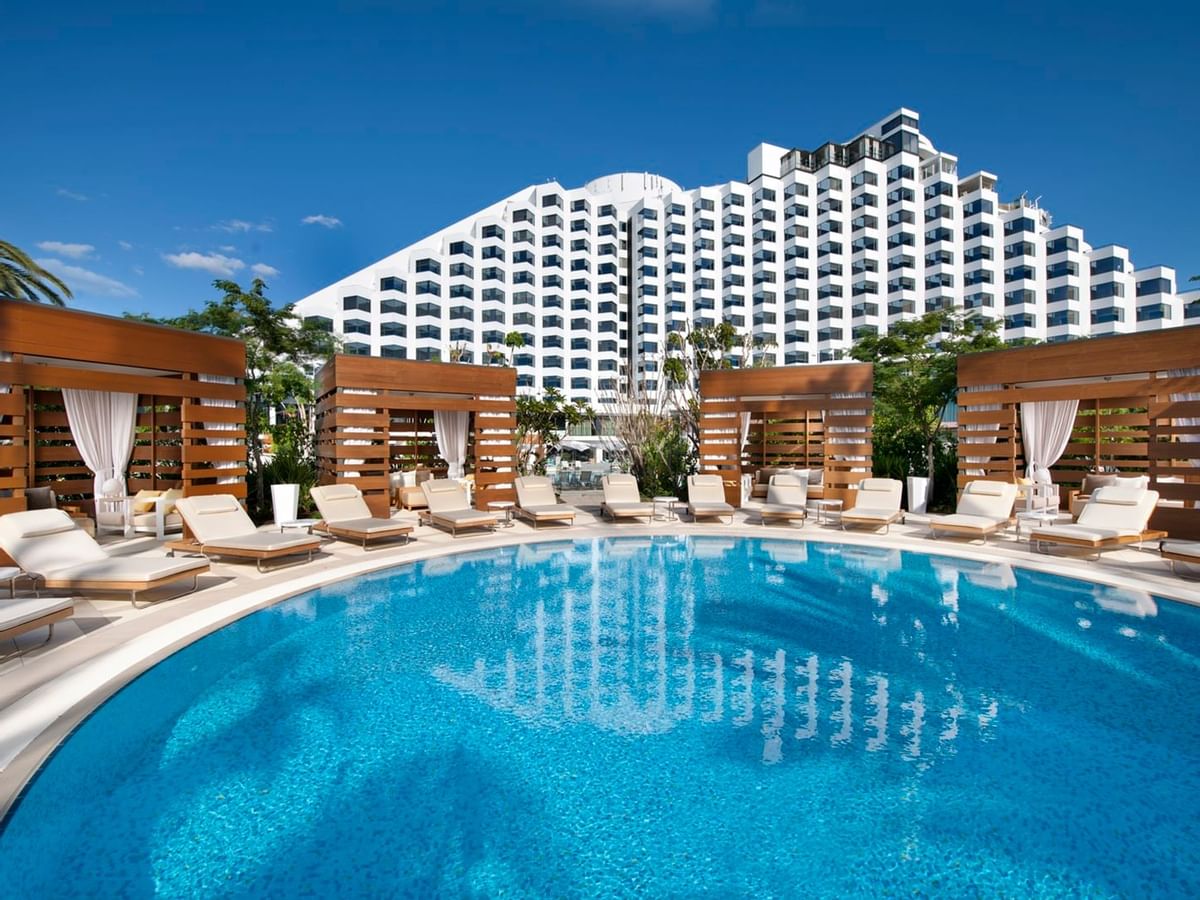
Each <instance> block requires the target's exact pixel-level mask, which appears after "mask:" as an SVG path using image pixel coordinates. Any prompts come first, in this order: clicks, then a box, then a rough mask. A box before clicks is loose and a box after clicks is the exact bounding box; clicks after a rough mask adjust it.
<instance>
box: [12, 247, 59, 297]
mask: <svg viewBox="0 0 1200 900" xmlns="http://www.w3.org/2000/svg"><path fill="white" fill-rule="evenodd" d="M70 296H71V289H70V288H69V287H67V285H66V283H65V282H63V280H62V279H61V278H59V277H58V276H57V275H55V274H54V273H52V272H47V271H46V270H45V269H43V268H42V267H41V266H39V265H38V264H37V263H36V262H35V261H34V260H33V258H32V257H30V256H29V254H27V253H26V252H25V251H24V250H22V249H21V248H20V247H17V246H16V245H15V244H10V243H9V242H8V241H0V300H28V301H29V302H31V303H41V302H43V301H44V302H46V303H49V304H51V305H53V306H66V305H67V298H69V297H70Z"/></svg>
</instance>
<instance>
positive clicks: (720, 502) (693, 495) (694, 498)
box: [687, 475, 733, 525]
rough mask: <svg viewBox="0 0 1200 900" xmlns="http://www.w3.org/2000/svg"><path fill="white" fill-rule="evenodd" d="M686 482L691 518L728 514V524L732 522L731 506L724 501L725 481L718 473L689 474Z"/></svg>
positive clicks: (710, 517)
mask: <svg viewBox="0 0 1200 900" xmlns="http://www.w3.org/2000/svg"><path fill="white" fill-rule="evenodd" d="M687 484H688V512H689V513H690V514H691V516H692V518H693V519H695V520H697V521H698V520H700V519H719V518H721V517H723V516H729V524H730V525H732V524H733V507H732V506H730V505H729V504H728V503H726V502H725V482H724V481H723V480H722V479H721V476H720V475H689V476H688V480H687Z"/></svg>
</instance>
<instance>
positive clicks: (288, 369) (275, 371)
mask: <svg viewBox="0 0 1200 900" xmlns="http://www.w3.org/2000/svg"><path fill="white" fill-rule="evenodd" d="M213 286H214V287H215V288H216V289H217V290H218V291H220V292H221V297H220V299H217V300H209V301H208V302H207V303H205V305H204V306H203V307H202V308H201V309H199V310H189V311H188V312H186V313H184V314H183V315H182V316H177V317H173V318H165V319H156V318H153V317H151V316H148V315H145V314H142V315H139V316H133V317H131V318H138V319H141V320H143V321H149V322H157V323H158V324H161V325H170V326H172V327H174V328H183V329H185V330H187V331H198V332H202V333H204V334H214V335H221V336H224V337H234V338H237V339H238V340H241V341H243V342H244V343H245V345H246V437H247V439H246V448H247V454H248V456H249V460H248V462H249V469H250V474H251V483H252V486H253V489H254V490H253V496H252V500H253V505H254V507H255V508H256V509H259V510H264V509H265V508H266V481H267V479H266V470H265V467H264V465H263V446H262V440H261V435H263V434H265V433H267V432H268V431H269V430H270V424H269V422H270V410H272V409H277V408H280V407H282V408H283V410H284V417H283V418H284V420H285V423H286V422H287V421H288V420H297V421H299V422H300V423H301V425H302V430H303V433H304V435H305V436H306V437H305V440H307V441H309V442H311V440H312V426H313V402H314V400H315V396H316V385H315V384H314V383H313V379H312V377H311V376H310V375H309V374H308V373H309V371H311V370H312V369H313V368H315V367H316V366H318V365H320V364H321V363H323V362H324V361H325V360H327V359H328V358H329V357H330V356H331V355H332V354H333V353H335V352H336V351H337V349H338V342H337V339H336V338H335V337H334V336H333V335H331V334H329V333H328V332H325V331H321V330H320V329H319V328H316V327H314V326H313V325H311V324H310V323H308V322H306V321H302V320H297V318H296V316H295V313H294V311H293V308H292V305H291V304H288V305H287V306H280V307H276V306H274V305H272V303H271V301H270V299H268V297H267V285H266V282H264V281H263V280H262V279H261V278H255V279H254V281H253V282H251V284H250V288H249V290H243V289H242V287H241V285H239V284H238V283H237V282H234V281H226V280H223V279H218V280H217V281H214V282H213ZM296 431H297V430H296V429H293V430H291V431H289V433H288V437H287V440H288V441H291V442H292V443H293V444H294V443H295V441H296V437H295V432H296ZM289 452H293V453H295V454H296V455H297V456H298V457H299V458H301V459H309V458H311V456H312V454H311V452H309V448H303V447H296V446H292V447H291V448H290V450H289Z"/></svg>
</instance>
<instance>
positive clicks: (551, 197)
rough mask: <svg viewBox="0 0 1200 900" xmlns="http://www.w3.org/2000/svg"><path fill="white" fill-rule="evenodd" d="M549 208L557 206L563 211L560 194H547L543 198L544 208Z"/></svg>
mask: <svg viewBox="0 0 1200 900" xmlns="http://www.w3.org/2000/svg"><path fill="white" fill-rule="evenodd" d="M548 206H557V207H558V208H559V209H562V197H560V196H558V194H547V195H546V196H544V197H543V198H542V208H543V209H545V208H546V207H548Z"/></svg>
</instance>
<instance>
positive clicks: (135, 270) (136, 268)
mask: <svg viewBox="0 0 1200 900" xmlns="http://www.w3.org/2000/svg"><path fill="white" fill-rule="evenodd" d="M133 274H134V275H145V274H146V270H145V269H143V268H142V267H141V266H134V267H133Z"/></svg>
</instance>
